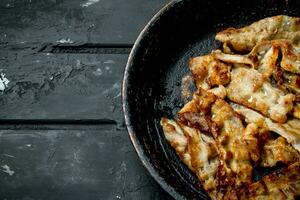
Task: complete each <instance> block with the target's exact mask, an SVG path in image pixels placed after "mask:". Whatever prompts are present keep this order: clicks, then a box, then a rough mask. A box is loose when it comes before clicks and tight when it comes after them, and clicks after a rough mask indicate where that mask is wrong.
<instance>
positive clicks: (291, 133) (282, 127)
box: [231, 103, 300, 152]
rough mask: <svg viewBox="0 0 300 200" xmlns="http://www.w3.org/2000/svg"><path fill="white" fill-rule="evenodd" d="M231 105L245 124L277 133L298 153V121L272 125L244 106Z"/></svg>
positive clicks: (266, 119)
mask: <svg viewBox="0 0 300 200" xmlns="http://www.w3.org/2000/svg"><path fill="white" fill-rule="evenodd" d="M231 105H232V108H233V109H234V110H235V112H237V113H239V114H241V115H243V116H244V117H245V121H246V122H247V123H255V124H258V125H259V127H261V128H263V129H266V130H269V131H273V132H275V133H278V134H279V135H281V136H282V137H284V138H285V139H286V140H287V141H288V142H289V143H290V144H291V145H292V146H293V147H294V148H295V149H297V150H298V151H299V152H300V121H299V120H298V119H291V120H288V121H287V122H286V123H284V124H281V123H274V122H273V121H272V120H270V119H269V118H266V117H264V116H263V115H261V114H259V113H258V112H255V111H254V110H251V109H249V108H247V107H245V106H242V105H238V104H234V103H231Z"/></svg>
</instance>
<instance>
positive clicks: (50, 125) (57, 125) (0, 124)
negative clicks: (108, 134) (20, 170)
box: [0, 119, 123, 130]
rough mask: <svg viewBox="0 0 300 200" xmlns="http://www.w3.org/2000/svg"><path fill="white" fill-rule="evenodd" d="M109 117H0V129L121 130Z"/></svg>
mask: <svg viewBox="0 0 300 200" xmlns="http://www.w3.org/2000/svg"><path fill="white" fill-rule="evenodd" d="M122 129H123V128H122V126H120V125H118V124H117V122H116V121H114V120H110V119H84V120H82V119H45V120H40V119H37V120H34V119H28V120H27V119H0V130H122Z"/></svg>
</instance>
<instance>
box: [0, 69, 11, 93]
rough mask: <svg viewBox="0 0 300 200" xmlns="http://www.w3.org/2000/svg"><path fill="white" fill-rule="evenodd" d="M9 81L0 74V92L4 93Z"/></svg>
mask: <svg viewBox="0 0 300 200" xmlns="http://www.w3.org/2000/svg"><path fill="white" fill-rule="evenodd" d="M9 82H10V81H9V80H8V79H7V78H6V77H5V74H4V73H1V74H0V90H1V91H4V90H5V89H6V88H7V87H8V83H9Z"/></svg>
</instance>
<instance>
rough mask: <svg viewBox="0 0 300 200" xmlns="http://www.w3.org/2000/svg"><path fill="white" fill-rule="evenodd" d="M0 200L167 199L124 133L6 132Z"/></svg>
mask: <svg viewBox="0 0 300 200" xmlns="http://www.w3.org/2000/svg"><path fill="white" fill-rule="evenodd" d="M0 185H1V187H0V199H66V200H68V199H72V200H74V199H80V200H87V199H140V198H141V197H143V199H145V200H153V199H167V198H168V196H167V195H166V194H165V192H163V191H162V189H161V188H160V187H159V186H158V185H157V184H156V183H155V182H154V180H152V178H151V177H150V176H149V175H148V174H147V173H146V172H145V170H144V168H143V167H142V165H141V162H140V161H139V160H138V158H137V156H136V153H135V152H134V150H133V147H132V145H131V144H130V142H129V138H128V135H127V133H126V132H125V131H112V130H102V129H101V128H100V129H99V130H63V131H62V130H1V131H0Z"/></svg>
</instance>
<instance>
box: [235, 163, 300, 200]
mask: <svg viewBox="0 0 300 200" xmlns="http://www.w3.org/2000/svg"><path fill="white" fill-rule="evenodd" d="M237 193H238V196H239V197H240V198H239V199H241V200H256V199H260V200H271V199H272V200H273V199H276V200H287V199H296V198H297V197H299V196H300V162H297V163H294V164H292V165H290V166H288V167H287V168H286V169H283V170H281V171H279V172H274V173H273V174H270V175H268V176H265V177H263V178H262V179H261V180H260V181H258V182H256V183H253V184H251V185H250V186H249V188H246V189H242V190H240V191H238V192H237ZM234 196H236V195H235V194H234Z"/></svg>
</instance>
